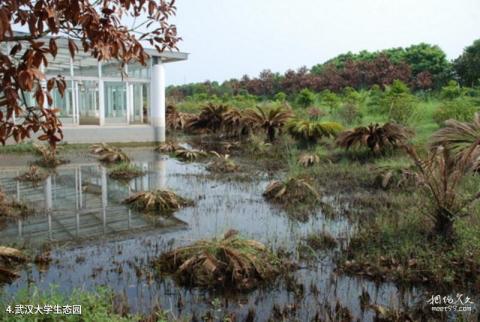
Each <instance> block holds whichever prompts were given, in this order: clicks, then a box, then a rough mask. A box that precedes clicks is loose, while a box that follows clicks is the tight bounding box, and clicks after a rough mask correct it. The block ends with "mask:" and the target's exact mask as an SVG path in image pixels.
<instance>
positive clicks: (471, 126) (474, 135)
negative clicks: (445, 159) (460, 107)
mask: <svg viewBox="0 0 480 322" xmlns="http://www.w3.org/2000/svg"><path fill="white" fill-rule="evenodd" d="M445 125H446V126H445V127H444V128H442V129H440V130H438V131H437V132H435V133H434V134H433V135H432V137H431V139H430V148H431V150H436V149H437V148H438V147H440V146H443V147H445V148H446V149H448V150H449V151H450V152H451V153H452V154H453V156H454V157H455V159H457V160H461V159H464V158H466V157H467V158H469V159H470V161H471V162H473V163H474V164H473V166H474V168H475V169H478V168H479V167H480V113H476V114H475V116H474V118H473V120H472V122H460V121H457V120H453V119H451V120H448V121H446V122H445Z"/></svg>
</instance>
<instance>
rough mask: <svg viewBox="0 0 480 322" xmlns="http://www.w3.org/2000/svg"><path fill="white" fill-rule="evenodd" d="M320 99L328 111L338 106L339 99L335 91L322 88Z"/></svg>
mask: <svg viewBox="0 0 480 322" xmlns="http://www.w3.org/2000/svg"><path fill="white" fill-rule="evenodd" d="M320 100H321V102H322V104H323V105H325V106H327V107H328V108H329V109H330V113H331V112H333V111H335V110H336V109H337V108H338V107H339V106H340V99H339V98H338V96H337V95H336V94H335V93H332V92H331V91H329V90H328V89H326V90H324V91H323V92H322V93H321V94H320Z"/></svg>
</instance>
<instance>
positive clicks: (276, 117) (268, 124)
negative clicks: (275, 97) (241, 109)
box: [245, 106, 293, 142]
mask: <svg viewBox="0 0 480 322" xmlns="http://www.w3.org/2000/svg"><path fill="white" fill-rule="evenodd" d="M292 116H293V112H292V111H291V110H290V109H287V108H284V107H282V106H278V107H273V108H270V109H263V108H261V107H259V106H257V108H256V110H254V109H248V110H246V111H245V120H246V122H248V123H249V124H251V125H252V126H253V127H259V128H262V129H264V130H265V132H266V134H267V139H268V141H270V142H273V141H275V138H276V136H277V133H279V132H280V131H281V130H282V128H283V126H284V125H285V124H286V123H287V122H288V121H289V120H290V118H292Z"/></svg>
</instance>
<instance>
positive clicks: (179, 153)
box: [175, 148, 208, 161]
mask: <svg viewBox="0 0 480 322" xmlns="http://www.w3.org/2000/svg"><path fill="white" fill-rule="evenodd" d="M207 155H208V153H207V152H205V151H202V150H190V149H183V148H180V149H177V150H176V151H175V156H176V157H177V158H179V159H180V160H183V161H195V160H197V159H199V158H203V157H206V156H207Z"/></svg>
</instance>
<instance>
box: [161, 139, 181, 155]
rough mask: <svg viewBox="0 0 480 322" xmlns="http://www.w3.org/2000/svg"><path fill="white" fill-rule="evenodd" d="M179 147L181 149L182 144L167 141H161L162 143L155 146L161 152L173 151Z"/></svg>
mask: <svg viewBox="0 0 480 322" xmlns="http://www.w3.org/2000/svg"><path fill="white" fill-rule="evenodd" d="M178 149H180V146H179V145H178V144H177V143H176V142H173V141H167V142H163V143H160V145H159V146H157V147H156V148H155V151H157V152H160V153H173V152H175V151H177V150H178Z"/></svg>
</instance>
